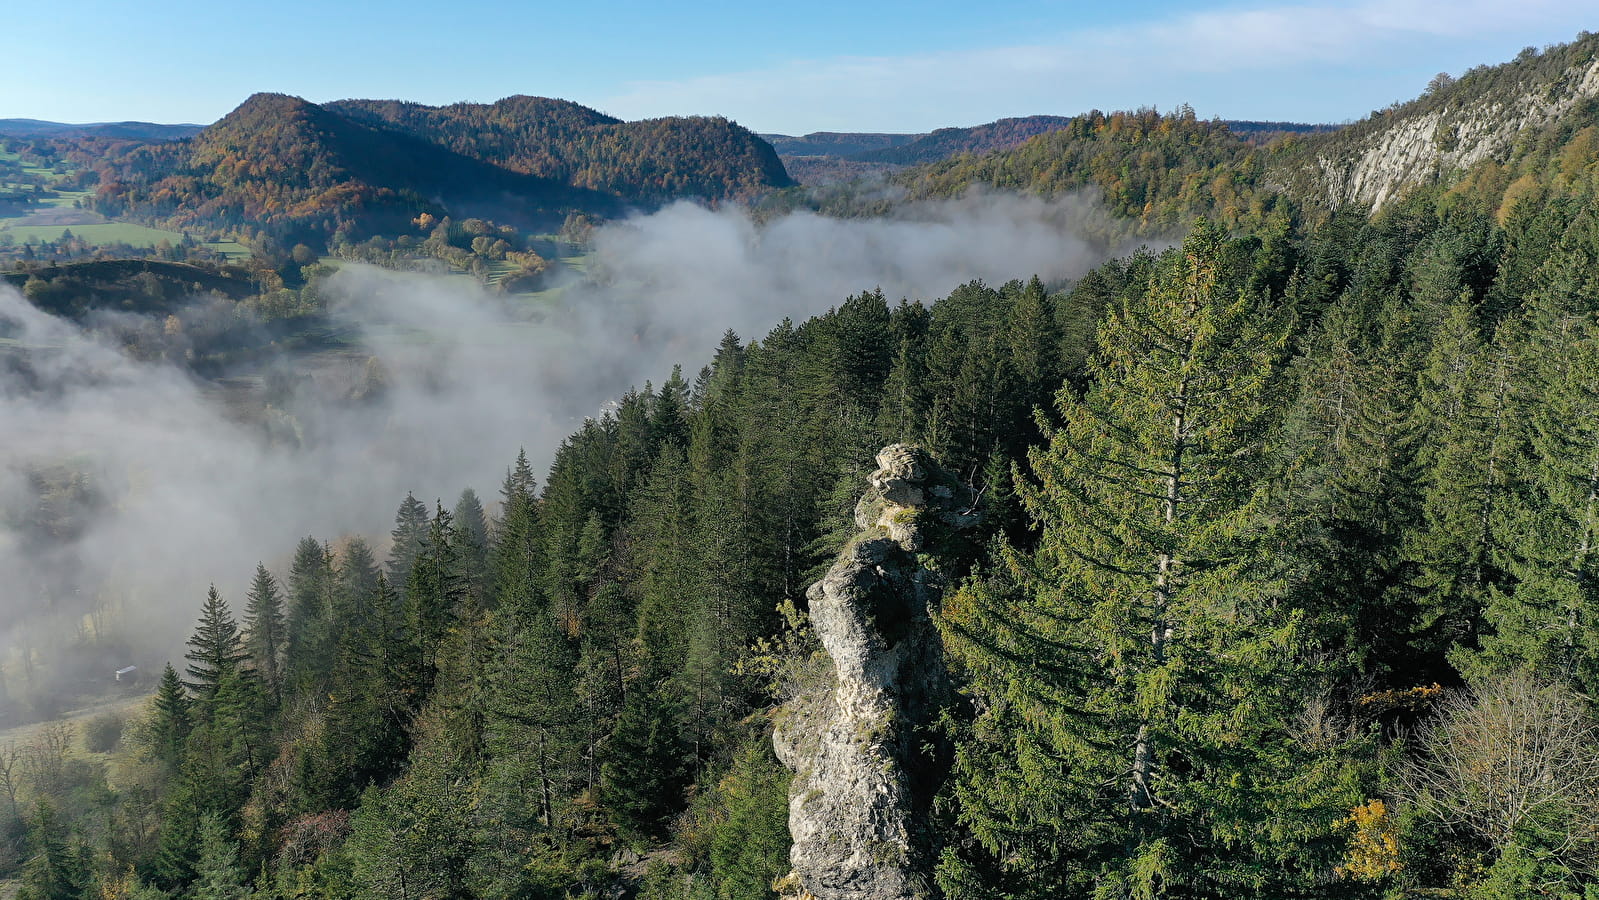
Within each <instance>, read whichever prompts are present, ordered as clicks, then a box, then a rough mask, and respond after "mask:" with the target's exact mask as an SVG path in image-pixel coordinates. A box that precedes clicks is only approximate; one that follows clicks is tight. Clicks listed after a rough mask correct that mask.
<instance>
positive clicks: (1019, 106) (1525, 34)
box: [601, 0, 1592, 131]
mask: <svg viewBox="0 0 1599 900" xmlns="http://www.w3.org/2000/svg"><path fill="white" fill-rule="evenodd" d="M1591 14H1592V6H1591V0H1588V2H1576V0H1527V2H1516V3H1506V2H1503V0H1358V2H1349V3H1324V4H1307V5H1276V6H1250V7H1235V8H1232V9H1223V10H1207V11H1200V12H1193V13H1189V14H1186V15H1182V16H1179V17H1176V18H1171V19H1164V20H1160V21H1148V22H1142V23H1137V24H1132V25H1121V26H1112V27H1097V28H1084V29H1080V30H1075V31H1068V32H1065V33H1061V34H1056V35H1052V36H1049V37H1048V38H1045V39H1041V40H1039V41H1037V42H1031V43H1026V44H1017V45H1012V46H1001V47H980V48H972V49H969V50H962V51H954V52H942V53H932V54H923V55H909V56H883V57H860V56H855V57H833V58H826V59H806V60H786V61H783V62H780V63H777V64H775V65H773V66H771V67H768V68H762V69H756V70H748V71H741V72H732V73H725V74H714V75H707V76H702V77H697V78H689V79H683V80H677V81H639V82H633V83H630V84H628V85H627V86H626V87H625V88H624V89H623V90H622V91H621V92H619V93H618V94H616V95H615V96H612V97H610V98H608V99H606V100H605V101H603V103H602V104H601V105H602V106H603V107H604V108H605V109H607V110H608V111H610V112H612V113H613V114H616V115H621V116H625V117H628V118H637V117H644V116H649V115H660V114H663V112H666V111H674V110H700V111H705V112H716V113H720V114H723V115H728V116H731V117H733V118H735V119H739V120H740V121H743V122H744V123H745V124H748V125H751V126H752V127H756V128H759V129H762V130H766V129H769V128H775V127H777V126H778V125H779V123H781V124H782V127H785V128H787V129H789V130H792V131H800V130H821V129H838V130H852V129H872V130H880V129H899V130H921V129H924V128H928V127H932V126H936V125H950V124H974V123H977V122H981V121H987V120H990V119H993V118H994V117H996V116H999V115H1024V114H1029V113H1039V112H1048V113H1073V112H1079V111H1082V110H1083V109H1087V108H1090V107H1094V106H1099V107H1101V108H1112V107H1114V108H1122V107H1129V106H1137V105H1144V104H1151V103H1156V104H1165V105H1170V104H1173V103H1177V102H1191V103H1194V105H1195V106H1196V107H1200V110H1201V113H1202V114H1215V115H1223V116H1231V115H1249V114H1256V113H1257V111H1259V110H1264V109H1276V108H1281V109H1284V110H1290V109H1293V110H1305V111H1306V112H1303V113H1299V115H1300V116H1301V117H1309V116H1312V115H1321V116H1325V115H1327V114H1329V113H1331V114H1333V115H1336V116H1337V117H1339V118H1344V117H1348V116H1351V115H1358V114H1360V113H1362V112H1364V111H1365V110H1366V109H1369V108H1371V105H1381V104H1383V103H1386V102H1389V101H1391V100H1394V99H1399V98H1400V97H1401V96H1404V95H1408V94H1410V93H1414V92H1416V91H1419V90H1420V88H1421V84H1410V83H1409V81H1412V80H1414V77H1415V73H1416V71H1417V70H1418V68H1419V69H1420V70H1427V69H1429V68H1431V69H1432V70H1433V71H1437V70H1438V69H1440V68H1446V67H1447V65H1448V64H1450V63H1455V62H1457V58H1458V56H1459V54H1460V53H1461V52H1462V51H1463V50H1465V49H1466V48H1468V47H1469V48H1472V49H1475V50H1478V52H1499V53H1507V52H1508V53H1513V52H1514V50H1515V49H1516V48H1517V47H1519V45H1520V43H1519V42H1526V43H1542V42H1546V41H1551V40H1570V39H1571V38H1572V37H1574V36H1575V33H1576V29H1577V28H1580V27H1583V25H1584V24H1587V23H1588V22H1589V19H1590V18H1591ZM1505 48H1509V49H1508V50H1506V49H1505ZM1466 58H1467V59H1470V60H1472V62H1488V63H1491V62H1495V61H1498V59H1497V58H1495V57H1485V58H1475V57H1466ZM1435 61H1436V62H1435ZM1267 72H1269V73H1270V76H1269V77H1264V75H1263V73H1267ZM1384 76H1387V77H1388V78H1389V80H1390V82H1391V84H1392V85H1393V86H1391V87H1386V88H1385V87H1384V86H1383V85H1384ZM1341 81H1347V82H1349V83H1350V85H1351V89H1350V90H1341V89H1340V84H1339V82H1341ZM1357 86H1358V87H1357ZM1358 90H1364V91H1365V92H1366V93H1368V94H1370V93H1372V92H1373V91H1386V92H1387V93H1384V94H1374V95H1373V96H1371V97H1365V96H1361V97H1358V98H1352V97H1351V93H1352V92H1354V91H1358ZM1390 93H1391V94H1392V96H1389V95H1388V94H1390ZM1351 99H1354V102H1353V103H1351V102H1350V101H1351ZM1218 101H1220V102H1218ZM1228 101H1230V104H1228ZM1223 104H1227V105H1229V108H1226V109H1223V108H1221V106H1222V105H1223ZM1362 104H1365V105H1362ZM1340 111H1341V112H1340Z"/></svg>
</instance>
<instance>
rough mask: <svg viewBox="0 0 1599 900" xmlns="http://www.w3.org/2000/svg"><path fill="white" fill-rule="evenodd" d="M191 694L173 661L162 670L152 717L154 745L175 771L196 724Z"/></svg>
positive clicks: (158, 755)
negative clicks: (186, 691)
mask: <svg viewBox="0 0 1599 900" xmlns="http://www.w3.org/2000/svg"><path fill="white" fill-rule="evenodd" d="M190 705H191V704H190V701H189V695H188V694H187V693H185V692H184V690H183V683H182V682H181V681H179V680H178V673H177V671H176V670H175V669H173V668H172V664H171V663H167V664H166V667H165V668H164V669H162V670H161V684H160V686H158V687H157V688H156V693H155V700H154V703H153V706H154V711H153V715H152V716H151V722H150V724H151V744H152V746H153V749H154V750H155V754H156V758H158V759H160V760H161V761H162V762H163V763H165V764H166V765H167V766H168V767H169V769H171V770H172V771H174V772H175V771H177V769H178V767H179V766H180V765H181V764H182V762H183V748H184V744H185V742H187V741H188V739H189V732H190V730H191V729H192V728H193V727H194V720H193V716H192V715H191V711H190V708H189V707H190Z"/></svg>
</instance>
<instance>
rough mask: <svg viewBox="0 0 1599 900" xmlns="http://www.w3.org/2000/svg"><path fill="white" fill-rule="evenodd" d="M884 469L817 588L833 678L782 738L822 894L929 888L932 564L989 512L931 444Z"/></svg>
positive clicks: (935, 686) (801, 852) (797, 836)
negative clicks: (926, 829) (923, 821)
mask: <svg viewBox="0 0 1599 900" xmlns="http://www.w3.org/2000/svg"><path fill="white" fill-rule="evenodd" d="M877 464H878V469H877V471H876V472H874V473H872V475H871V478H870V482H871V487H870V488H869V489H868V490H867V492H866V494H865V496H863V497H862V498H861V501H860V503H859V504H857V505H856V508H855V523H856V525H857V526H858V527H859V528H861V529H862V531H861V533H860V534H858V535H857V536H856V537H855V538H854V539H853V540H852V541H851V542H850V543H849V545H848V546H846V547H845V548H844V550H843V551H842V552H841V553H840V554H839V556H838V559H837V561H836V562H835V563H834V564H833V566H832V568H831V569H829V570H828V572H827V574H826V575H825V576H824V577H823V578H822V579H821V580H820V581H818V582H816V583H815V584H813V585H811V588H810V590H809V591H808V592H807V595H806V596H807V599H808V600H809V604H810V621H811V625H812V627H813V628H814V630H815V633H816V636H817V638H818V639H819V640H820V641H821V644H822V646H823V648H824V649H825V650H826V651H827V654H828V656H829V657H830V658H831V660H832V669H833V672H832V676H833V677H832V679H831V681H830V682H829V683H826V684H823V685H818V686H817V687H816V689H815V690H813V691H811V692H810V693H809V694H807V695H804V696H801V697H799V698H797V699H795V700H794V701H792V702H791V703H790V704H789V705H788V706H787V707H786V708H785V709H784V710H783V715H782V716H780V717H779V719H778V724H777V728H776V730H775V733H774V738H773V741H774V744H775V746H776V749H777V753H778V756H779V758H780V759H782V761H783V763H784V764H785V765H787V766H788V767H789V768H790V769H792V770H794V772H795V777H794V781H793V784H792V787H791V788H790V790H789V820H788V821H789V831H790V832H791V833H792V835H793V838H794V845H793V849H792V851H791V854H790V859H791V861H792V863H793V866H794V872H793V874H792V875H791V876H790V878H789V879H788V880H789V882H790V884H791V885H792V886H793V887H794V888H796V889H797V892H798V893H800V894H801V895H804V894H809V895H811V896H814V897H816V898H818V900H902V898H903V900H910V898H919V897H927V896H930V894H931V888H930V881H929V878H928V872H929V871H930V868H931V860H930V859H929V858H928V851H929V848H928V847H927V845H926V844H925V843H924V841H923V835H922V834H921V833H920V832H919V829H918V821H917V820H918V818H919V817H920V815H921V814H922V813H923V812H925V810H926V808H927V806H928V804H929V803H930V802H931V799H932V793H933V791H934V790H936V788H937V786H938V781H939V778H940V774H941V771H942V766H943V761H942V760H941V759H939V758H938V756H939V754H938V752H937V751H936V750H935V751H932V752H929V750H928V749H927V747H928V743H927V733H926V729H927V726H928V725H929V723H930V722H931V719H932V717H933V716H934V715H936V713H937V712H938V710H939V709H940V707H941V706H942V705H943V703H944V702H945V701H946V699H947V697H948V693H949V684H948V678H947V676H946V673H945V669H944V661H943V649H942V646H941V644H940V641H939V637H938V631H937V629H936V627H935V625H934V623H933V619H932V612H933V610H934V607H935V606H936V604H937V603H938V601H939V598H940V595H941V593H942V589H943V586H944V578H943V577H942V576H941V575H940V574H939V573H938V571H937V570H936V566H935V565H933V564H932V561H933V558H934V557H935V556H936V554H937V553H938V551H939V549H940V547H941V545H942V544H944V542H946V541H948V540H949V538H950V537H951V536H952V535H953V534H954V533H956V532H958V531H960V530H962V529H965V528H968V527H970V526H972V525H973V524H975V523H976V522H977V514H976V512H975V511H974V505H975V501H974V498H973V496H972V492H971V490H970V489H969V488H967V487H966V486H965V485H963V484H961V483H960V481H959V480H958V479H957V478H955V477H954V476H953V475H951V474H949V473H948V472H946V471H945V470H943V469H942V468H940V467H939V466H938V464H937V463H936V462H934V461H933V460H932V458H931V457H929V456H928V455H927V454H926V453H925V452H924V451H922V450H920V449H918V448H915V447H910V446H906V445H903V444H895V445H892V446H889V447H886V448H884V449H883V451H882V452H881V453H879V454H878V455H877Z"/></svg>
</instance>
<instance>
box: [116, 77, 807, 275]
mask: <svg viewBox="0 0 1599 900" xmlns="http://www.w3.org/2000/svg"><path fill="white" fill-rule="evenodd" d="M105 150H106V153H105V155H104V156H103V157H101V158H99V159H94V160H87V161H86V162H87V163H88V164H89V165H90V167H91V168H92V169H93V171H94V173H95V181H96V182H97V183H98V187H97V189H96V194H95V196H94V198H93V200H92V206H93V208H94V209H95V210H97V211H99V212H101V213H104V214H105V215H109V216H113V217H126V218H131V219H135V220H140V221H148V222H152V223H156V224H160V225H163V226H166V227H175V228H180V229H181V228H191V227H197V228H211V229H224V230H228V231H234V232H238V233H241V234H243V235H245V236H246V237H253V236H261V237H265V238H267V239H269V240H270V241H272V242H274V243H275V244H278V245H281V246H284V247H288V246H292V245H293V244H295V243H300V242H304V243H307V244H309V245H312V246H320V245H324V244H327V243H328V242H330V241H331V240H334V239H337V240H340V241H343V242H355V241H360V240H365V239H367V238H369V237H371V236H373V235H378V234H383V235H395V234H399V233H402V232H406V231H413V230H415V227H414V226H413V224H412V220H413V219H415V218H416V217H418V216H420V215H422V214H424V213H426V214H428V215H431V216H433V217H435V218H439V217H442V216H444V215H452V214H453V215H455V216H475V217H481V218H492V219H496V220H498V221H501V222H507V221H509V222H515V223H518V224H520V225H521V226H523V227H543V228H545V229H546V230H550V231H553V230H555V229H556V228H558V227H559V226H560V224H561V222H562V220H563V219H564V218H565V217H566V216H567V215H568V214H570V213H572V212H574V211H577V212H584V213H593V214H602V215H609V214H614V213H617V212H620V211H621V210H623V209H625V208H626V207H627V206H629V205H633V204H642V205H650V204H656V203H660V202H662V201H665V200H669V199H673V198H677V197H693V198H702V199H707V200H719V199H725V198H732V197H739V196H746V195H749V194H751V193H753V192H755V191H757V190H761V189H765V188H770V187H784V186H786V185H788V184H789V183H790V182H789V180H788V176H787V174H786V173H785V172H784V171H783V168H782V164H781V163H780V162H779V161H778V160H777V157H776V155H775V154H774V153H773V152H772V150H771V148H770V147H769V146H767V145H766V144H765V143H764V142H762V141H761V140H760V139H759V138H757V137H756V136H754V135H753V134H751V133H750V132H748V131H746V130H744V129H742V128H740V127H739V126H737V125H735V124H733V123H731V122H728V121H726V120H723V119H709V118H677V119H672V118H668V119H653V120H647V121H642V122H632V123H627V122H621V121H619V120H616V119H612V118H610V117H608V116H602V115H600V114H599V113H596V112H594V111H593V110H589V109H586V108H584V107H581V106H578V105H576V104H572V103H566V102H564V101H557V100H545V99H542V98H532V97H513V98H510V99H508V100H503V101H501V102H500V103H497V104H494V105H492V106H484V105H476V104H460V105H457V106H452V107H440V108H434V107H424V106H419V105H417V104H406V103H399V102H377V101H355V100H347V101H341V102H339V103H334V104H327V105H317V104H314V103H308V102H306V101H304V100H301V99H300V98H298V97H289V96H285V95H281V94H257V95H255V96H253V97H251V98H250V99H249V100H247V101H245V102H244V103H243V104H242V105H241V106H239V108H238V109H235V110H234V111H233V112H231V113H229V114H228V115H227V116H225V117H223V118H222V119H221V120H220V121H218V122H216V123H215V124H213V125H210V126H208V127H207V128H206V129H204V130H203V131H201V132H200V133H199V134H197V135H195V136H194V137H193V138H191V139H188V140H183V141H173V142H167V143H159V144H136V145H122V146H115V145H113V146H109V147H106V148H105Z"/></svg>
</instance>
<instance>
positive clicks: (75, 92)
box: [0, 0, 1599, 134]
mask: <svg viewBox="0 0 1599 900" xmlns="http://www.w3.org/2000/svg"><path fill="white" fill-rule="evenodd" d="M12 6H13V7H14V8H10V9H7V10H6V12H5V13H4V14H3V16H0V22H3V25H0V35H4V37H5V40H4V44H5V50H4V51H3V52H0V118H9V117H27V118H37V119H52V120H55V121H68V122H87V121H106V120H120V119H140V120H146V121H157V122H198V123H206V122H210V121H213V120H215V119H217V118H218V117H220V116H222V115H224V114H226V113H227V111H228V110H230V109H232V108H233V107H234V106H236V105H238V103H239V102H240V101H242V100H243V99H244V98H245V97H247V96H248V95H249V94H251V93H253V92H255V91H279V92H283V93H290V94H296V95H299V96H302V97H305V98H307V99H309V100H314V101H326V100H335V99H340V98H345V97H372V98H401V99H407V100H417V101H420V102H423V103H433V104H438V103H449V102H453V101H457V100H473V101H492V100H495V99H498V98H500V97H503V96H507V95H511V94H539V95H544V96H552V97H564V98H567V99H570V100H576V101H578V102H580V103H583V104H586V105H589V106H593V107H595V108H598V109H601V110H604V111H605V112H608V113H611V114H612V115H616V116H620V117H622V118H627V119H636V118H646V117H650V116H662V115H676V114H693V113H703V114H719V115H726V116H729V117H731V118H733V119H736V120H738V121H739V122H741V123H743V124H745V125H747V126H749V127H751V128H754V129H756V130H758V131H766V132H786V133H791V134H798V133H803V132H808V131H819V130H834V131H866V130H874V131H925V130H929V129H932V128H935V127H939V126H943V125H971V124H977V123H980V122H986V121H991V120H993V119H996V118H999V117H1002V116H1016V115H1027V114H1032V113H1052V114H1060V115H1070V114H1073V113H1078V112H1082V111H1084V110H1086V109H1090V108H1095V107H1097V108H1100V109H1106V110H1110V109H1127V108H1134V107H1138V106H1145V105H1152V106H1157V107H1160V108H1162V109H1169V108H1171V107H1173V106H1175V105H1177V104H1179V103H1188V104H1190V105H1192V106H1193V107H1194V108H1195V110H1196V111H1197V112H1198V113H1199V114H1200V115H1201V116H1203V117H1211V116H1217V117H1221V118H1229V119H1296V120H1300V121H1322V122H1338V121H1344V120H1349V119H1356V118H1360V117H1361V116H1364V115H1365V114H1366V113H1368V112H1370V111H1371V110H1372V109H1375V108H1379V107H1382V106H1385V105H1387V104H1388V103H1390V102H1393V101H1395V100H1404V99H1409V98H1410V97H1413V96H1415V95H1416V94H1417V93H1419V92H1420V91H1421V90H1422V88H1423V87H1424V86H1425V85H1426V83H1427V81H1428V79H1430V78H1431V76H1432V75H1433V74H1434V73H1436V72H1440V71H1446V72H1451V73H1454V74H1459V73H1460V72H1461V71H1463V70H1464V69H1466V68H1468V67H1470V66H1473V65H1476V64H1479V63H1497V62H1502V61H1505V60H1507V59H1509V58H1511V57H1513V56H1514V55H1515V54H1516V52H1517V51H1519V50H1520V49H1521V48H1522V47H1524V46H1528V45H1531V46H1543V45H1545V44H1549V43H1555V42H1564V41H1569V40H1572V39H1573V38H1575V37H1576V35H1577V33H1578V32H1579V31H1582V30H1584V29H1591V30H1599V6H1596V5H1595V4H1594V3H1593V0H1580V2H1578V0H1493V2H1485V0H1324V2H1301V3H1292V2H1254V3H1212V2H1189V3H1179V2H1169V0H1168V2H1157V0H1126V2H1121V3H1106V2H1103V0H1099V2H1092V3H1078V2H1045V0H988V2H985V3H979V4H973V3H971V2H969V0H963V2H958V3H957V2H947V0H922V2H905V0H893V2H876V3H874V2H861V0H856V2H847V0H812V2H809V3H805V4H798V3H781V4H764V3H743V4H710V3H696V4H682V3H679V4H663V3H659V2H655V3H651V2H640V0H591V2H584V0H566V2H561V3H547V2H532V3H516V2H503V0H501V2H494V0H461V2H454V3H439V2H419V0H391V2H389V3H386V4H367V3H361V4H353V3H341V2H338V0H331V2H328V0H323V2H313V0H279V2H275V3H271V4H259V5H258V4H238V3H215V2H204V3H201V2H196V0H171V2H167V3H163V4H160V5H159V6H158V7H129V6H128V5H127V4H125V3H115V4H113V3H111V2H107V0H77V2H74V3H72V4H69V5H68V7H59V6H56V5H53V4H48V3H19V4H13V5H12ZM64 10H69V11H70V12H64Z"/></svg>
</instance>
